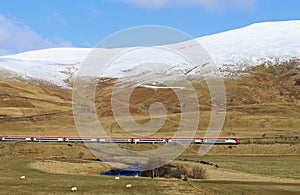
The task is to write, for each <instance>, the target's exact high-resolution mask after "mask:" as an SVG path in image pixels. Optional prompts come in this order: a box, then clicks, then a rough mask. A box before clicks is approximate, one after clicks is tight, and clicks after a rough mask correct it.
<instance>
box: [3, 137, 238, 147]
mask: <svg viewBox="0 0 300 195" xmlns="http://www.w3.org/2000/svg"><path fill="white" fill-rule="evenodd" d="M0 141H21V142H90V143H129V144H147V143H148V144H160V143H174V144H176V143H190V144H231V145H235V144H240V142H239V140H237V139H234V138H95V137H51V136H2V137H0Z"/></svg>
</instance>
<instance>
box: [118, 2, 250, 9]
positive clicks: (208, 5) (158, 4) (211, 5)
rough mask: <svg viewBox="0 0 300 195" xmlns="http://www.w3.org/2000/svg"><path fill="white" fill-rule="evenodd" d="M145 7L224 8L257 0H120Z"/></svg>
mask: <svg viewBox="0 0 300 195" xmlns="http://www.w3.org/2000/svg"><path fill="white" fill-rule="evenodd" d="M119 1H123V2H127V3H133V4H137V5H140V6H143V7H152V8H159V7H163V6H169V5H199V6H202V7H204V8H205V9H209V10H213V9H222V8H224V7H225V8H226V7H231V6H233V7H242V8H252V7H253V4H254V1H255V0H119Z"/></svg>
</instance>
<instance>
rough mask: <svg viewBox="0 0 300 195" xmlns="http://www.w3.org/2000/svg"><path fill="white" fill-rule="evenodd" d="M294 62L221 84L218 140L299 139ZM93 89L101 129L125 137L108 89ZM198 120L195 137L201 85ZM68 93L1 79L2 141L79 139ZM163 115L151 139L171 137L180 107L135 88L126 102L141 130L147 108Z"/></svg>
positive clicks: (298, 81)
mask: <svg viewBox="0 0 300 195" xmlns="http://www.w3.org/2000/svg"><path fill="white" fill-rule="evenodd" d="M297 63H298V62H297V61H289V62H283V63H277V64H276V65H269V66H264V65H260V66H256V67H250V68H248V69H247V70H244V71H240V72H239V74H241V75H242V76H239V77H234V78H233V77H231V78H229V77H228V78H225V79H224V82H225V86H226V93H227V112H226V120H225V124H224V127H223V130H222V133H221V135H222V136H230V137H245V136H279V135H282V136H290V135H299V134H300V116H299V111H300V71H299V70H298V69H297V68H296V66H297ZM113 84H114V80H105V82H102V83H101V84H100V85H98V87H97V91H96V104H95V105H96V108H97V114H98V117H99V119H100V122H101V124H102V125H103V127H104V128H105V130H106V131H107V132H108V133H109V134H110V135H112V136H129V135H128V134H126V133H124V132H123V131H122V130H121V129H120V127H119V126H118V124H117V122H116V121H115V120H114V118H113V117H112V111H111V104H110V98H111V88H110V87H107V86H111V85H113ZM194 88H195V89H196V91H197V94H198V100H199V102H200V108H201V116H200V125H199V128H198V132H197V134H198V135H199V136H202V135H204V133H205V131H206V128H207V126H208V123H209V120H210V101H211V100H210V95H209V90H208V88H207V85H206V83H205V81H199V82H197V83H194ZM71 100H72V91H71V90H69V89H62V88H59V87H56V86H54V85H51V84H49V83H42V82H38V81H26V80H23V79H16V78H10V77H7V76H3V75H2V76H1V77H0V134H1V135H45V136H46V135H47V136H71V135H73V136H76V135H78V133H77V131H76V128H75V123H74V119H73V113H72V101H71ZM155 102H161V103H163V104H164V105H165V106H166V108H167V111H168V116H167V120H166V123H165V125H164V126H163V127H162V129H161V130H160V131H159V132H157V133H156V134H155V135H154V136H157V137H162V136H172V135H173V134H174V132H176V130H177V128H178V125H179V119H180V112H181V109H180V104H179V101H178V98H177V96H176V95H175V93H174V92H173V91H172V90H171V89H150V88H143V87H139V88H137V89H136V90H135V91H134V92H133V94H132V95H131V98H130V111H131V113H132V115H133V117H134V119H135V120H136V121H137V122H138V123H140V124H145V123H147V122H148V121H149V113H148V109H149V107H150V105H151V104H152V103H155Z"/></svg>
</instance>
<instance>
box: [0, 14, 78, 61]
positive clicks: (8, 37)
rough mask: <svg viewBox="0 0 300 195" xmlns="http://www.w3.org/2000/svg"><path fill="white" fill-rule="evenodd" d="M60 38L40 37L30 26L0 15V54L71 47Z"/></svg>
mask: <svg viewBox="0 0 300 195" xmlns="http://www.w3.org/2000/svg"><path fill="white" fill-rule="evenodd" d="M72 46H73V45H72V43H71V42H68V41H65V40H63V39H61V38H54V39H53V40H50V39H44V38H41V37H40V36H39V35H38V34H37V33H36V32H34V31H33V30H32V29H30V27H28V26H27V25H24V24H20V23H17V22H16V21H13V20H11V19H8V18H6V17H4V16H2V15H0V55H4V54H9V53H17V52H22V51H28V50H35V49H42V48H50V47H72Z"/></svg>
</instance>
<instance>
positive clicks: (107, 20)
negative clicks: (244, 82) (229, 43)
mask: <svg viewBox="0 0 300 195" xmlns="http://www.w3.org/2000/svg"><path fill="white" fill-rule="evenodd" d="M298 19H300V1H298V0H284V1H283V0H278V1H277V0H44V1H42V0H9V1H6V0H2V1H0V55H4V54H10V53H17V52H22V51H28V50H33V49H41V48H49V47H93V46H95V45H96V44H97V43H98V42H99V41H101V40H102V39H104V38H105V37H106V36H109V35H110V34H112V33H114V32H116V31H119V30H122V29H125V28H130V27H134V26H139V25H164V26H169V27H174V28H177V29H179V30H182V31H184V32H186V33H188V34H190V35H192V36H193V37H199V36H203V35H209V34H214V33H217V32H223V31H227V30H230V29H235V28H239V27H243V26H246V25H249V24H251V23H256V22H263V21H278V20H298Z"/></svg>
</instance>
